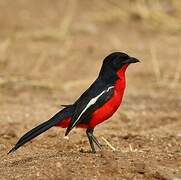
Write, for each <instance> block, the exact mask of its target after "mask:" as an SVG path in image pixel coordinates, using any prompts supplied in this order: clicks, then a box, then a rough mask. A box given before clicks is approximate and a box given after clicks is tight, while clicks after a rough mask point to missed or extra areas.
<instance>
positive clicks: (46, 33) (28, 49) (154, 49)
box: [0, 0, 181, 179]
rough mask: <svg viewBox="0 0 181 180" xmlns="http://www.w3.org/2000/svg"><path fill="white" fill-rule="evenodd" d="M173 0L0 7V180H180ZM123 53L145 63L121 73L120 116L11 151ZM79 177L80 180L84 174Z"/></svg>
mask: <svg viewBox="0 0 181 180" xmlns="http://www.w3.org/2000/svg"><path fill="white" fill-rule="evenodd" d="M180 42H181V1H180V0H127V1H124V0H101V1H96V0H92V1H88V0H38V1H36V0H14V1H12V0H0V125H1V129H0V158H1V162H0V175H1V177H2V178H4V179H12V178H15V179H27V177H28V179H35V178H36V179H38V178H39V179H49V178H50V177H51V178H52V179H56V178H60V177H62V178H63V179H105V178H110V177H111V178H113V179H120V178H122V179H174V178H179V177H181V164H180V162H181V160H180V146H181V145H180V144H181V143H180V142H181V141H180V138H181V132H180V129H181V122H180V118H181V113H180V108H181V96H180V90H181V79H180V75H181V44H180ZM113 51H123V52H127V53H128V54H130V55H132V56H135V57H137V58H138V59H140V60H141V61H142V63H140V64H136V65H132V66H130V67H129V69H128V70H127V90H126V95H125V98H124V102H123V105H122V107H121V108H120V109H119V111H118V112H117V113H116V114H115V115H114V116H113V118H111V119H110V120H109V121H107V122H106V123H104V124H103V125H101V126H99V127H98V128H96V129H97V131H95V133H96V135H97V137H98V138H99V139H100V141H101V140H102V139H101V136H103V137H105V138H106V139H107V140H108V141H109V142H110V143H111V144H112V145H113V146H114V147H115V148H116V150H117V151H116V152H112V151H111V149H109V147H107V146H106V144H105V142H104V141H103V140H102V144H105V147H104V151H102V152H98V154H97V155H91V154H86V153H85V154H84V153H81V152H80V149H81V148H83V149H88V148H89V145H88V142H87V139H86V137H85V133H84V131H82V130H78V129H77V130H74V131H73V132H72V134H71V135H70V141H68V142H67V141H66V140H64V139H62V137H63V133H64V130H62V129H58V128H53V129H51V130H49V131H48V132H47V133H45V134H44V135H42V136H40V137H39V138H37V139H35V140H34V141H33V143H32V144H31V143H30V144H27V145H25V146H24V147H23V148H21V149H20V150H19V151H17V153H16V154H14V155H11V156H6V152H7V151H8V150H9V149H10V147H11V146H12V145H13V144H14V143H15V142H16V141H17V139H18V138H19V137H20V136H21V135H22V134H23V133H24V132H26V131H27V130H29V129H30V128H32V127H34V126H35V125H37V124H39V123H40V122H42V121H43V120H46V119H48V118H49V117H51V116H52V115H53V114H54V113H55V112H57V111H58V110H59V109H60V104H69V103H71V102H73V101H74V100H75V99H76V98H77V97H78V96H79V95H80V94H81V93H82V92H83V91H84V90H85V89H86V88H87V86H89V85H90V83H91V82H92V81H93V80H94V79H95V78H96V76H97V74H98V71H99V69H100V66H101V63H102V60H103V58H104V57H105V56H106V55H108V54H109V53H111V52H113ZM85 176H86V177H85Z"/></svg>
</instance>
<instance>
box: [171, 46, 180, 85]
mask: <svg viewBox="0 0 181 180" xmlns="http://www.w3.org/2000/svg"><path fill="white" fill-rule="evenodd" d="M179 54H180V56H179V58H178V63H177V64H176V70H175V74H174V80H173V83H172V88H175V87H176V86H177V85H178V84H179V79H180V76H181V47H180V49H179Z"/></svg>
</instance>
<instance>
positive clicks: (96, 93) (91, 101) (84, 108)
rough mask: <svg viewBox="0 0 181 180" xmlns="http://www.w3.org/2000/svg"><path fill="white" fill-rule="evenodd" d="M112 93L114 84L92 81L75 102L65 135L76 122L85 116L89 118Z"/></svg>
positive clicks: (82, 119) (79, 121)
mask: <svg viewBox="0 0 181 180" xmlns="http://www.w3.org/2000/svg"><path fill="white" fill-rule="evenodd" d="M113 93H114V85H112V84H109V85H105V84H104V83H103V82H101V81H96V82H95V83H93V85H92V86H91V87H90V88H89V89H88V90H87V91H86V92H85V93H83V94H82V96H81V97H80V98H79V99H78V100H77V101H76V102H75V105H76V107H75V112H74V115H73V117H72V120H71V123H70V124H69V126H68V128H67V130H66V133H65V135H68V133H69V132H70V131H71V130H72V129H73V128H74V127H75V126H76V125H77V124H79V123H81V122H82V121H84V120H85V119H87V118H89V119H90V118H91V115H92V113H93V112H94V111H95V110H96V109H98V108H99V107H101V106H102V105H103V104H104V103H105V102H107V101H108V100H109V99H110V98H111V97H112V96H113Z"/></svg>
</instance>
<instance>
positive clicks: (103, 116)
mask: <svg viewBox="0 0 181 180" xmlns="http://www.w3.org/2000/svg"><path fill="white" fill-rule="evenodd" d="M137 62H140V61H139V60H138V59H137V58H135V57H131V56H129V55H128V54H126V53H124V52H112V53H111V54H109V55H108V56H106V57H105V58H104V60H103V63H102V67H101V69H100V72H99V73H98V76H97V78H96V80H95V81H94V82H93V83H92V84H91V85H90V86H89V87H88V89H87V90H86V91H85V92H84V93H83V94H82V95H81V96H80V97H79V98H77V100H76V101H75V102H74V103H72V104H69V105H62V106H63V109H61V110H60V111H59V112H58V113H56V114H55V115H54V116H53V117H52V118H50V119H49V120H47V121H45V122H43V123H42V124H40V125H38V126H37V127H35V128H33V129H32V130H30V131H28V132H27V133H25V134H24V135H23V136H22V137H21V138H20V139H19V140H18V142H17V143H16V144H15V146H14V147H13V148H12V149H11V150H10V151H9V152H8V154H10V153H12V152H14V151H16V150H17V149H18V148H20V147H21V146H22V145H24V144H25V143H27V142H28V141H30V140H31V139H33V138H35V137H37V136H38V135H40V134H42V133H43V132H45V131H47V130H48V129H50V128H51V127H53V126H57V127H62V128H66V131H65V136H67V135H68V134H69V133H70V131H71V130H72V129H73V128H74V127H78V128H85V129H86V135H87V137H88V141H89V144H90V147H91V152H92V153H96V148H95V145H96V146H97V147H98V148H99V149H101V148H102V146H101V144H100V143H99V141H98V140H97V138H96V137H95V136H94V128H95V127H96V126H97V125H99V124H101V123H103V122H104V121H105V120H107V119H109V118H110V117H111V116H112V115H113V114H114V113H115V112H116V111H117V109H118V107H119V106H120V104H121V103H122V99H123V96H124V91H125V87H126V77H125V76H126V75H125V72H126V69H127V67H128V66H129V65H130V64H132V63H137Z"/></svg>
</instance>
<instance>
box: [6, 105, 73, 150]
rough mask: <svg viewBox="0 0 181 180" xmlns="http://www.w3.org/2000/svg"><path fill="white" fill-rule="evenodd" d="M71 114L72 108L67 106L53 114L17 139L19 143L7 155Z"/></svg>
mask: <svg viewBox="0 0 181 180" xmlns="http://www.w3.org/2000/svg"><path fill="white" fill-rule="evenodd" d="M73 112H74V107H73V106H69V107H67V108H64V109H62V110H61V111H59V112H58V113H57V114H55V115H54V116H53V117H52V118H51V119H49V120H48V121H46V122H44V123H42V124H40V125H38V126H37V127H35V128H33V129H32V130H30V131H28V132H27V133H26V134H24V135H23V136H22V137H21V138H20V139H19V141H18V142H17V143H16V145H15V146H14V147H13V148H12V149H11V150H10V151H9V152H8V154H10V153H11V152H14V151H16V150H17V149H18V148H20V147H21V146H22V145H24V144H25V143H27V142H28V141H30V140H31V139H33V138H35V137H37V136H38V135H40V134H41V133H43V132H45V131H46V130H48V129H50V128H51V127H53V126H55V125H56V124H57V123H59V122H60V121H61V120H63V119H65V118H68V117H70V116H72V114H73Z"/></svg>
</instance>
